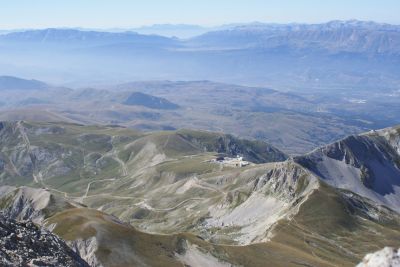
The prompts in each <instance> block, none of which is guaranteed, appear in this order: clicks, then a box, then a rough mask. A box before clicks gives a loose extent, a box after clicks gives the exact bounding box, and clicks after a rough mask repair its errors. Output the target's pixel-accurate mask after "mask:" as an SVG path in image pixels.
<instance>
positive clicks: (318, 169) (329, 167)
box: [295, 128, 400, 212]
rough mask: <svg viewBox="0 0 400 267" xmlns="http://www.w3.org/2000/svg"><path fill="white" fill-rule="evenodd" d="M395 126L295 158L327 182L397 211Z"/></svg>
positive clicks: (399, 164) (399, 168) (399, 172)
mask: <svg viewBox="0 0 400 267" xmlns="http://www.w3.org/2000/svg"><path fill="white" fill-rule="evenodd" d="M399 138H400V134H399V129H398V128H389V129H384V130H381V131H377V132H371V133H367V134H364V135H359V136H350V137H347V138H345V139H343V140H341V141H338V142H336V143H333V144H331V145H328V146H325V147H322V148H319V149H317V150H315V151H313V152H311V153H309V154H307V155H305V156H300V157H297V158H295V161H296V162H298V163H299V164H301V165H302V166H304V167H305V168H307V169H309V170H310V171H312V172H313V173H314V174H315V175H317V176H319V177H321V179H323V181H325V182H327V183H328V184H330V185H332V186H334V187H336V188H341V189H346V190H349V191H352V192H354V193H357V194H359V195H361V196H364V197H367V198H369V199H371V200H373V201H375V202H377V203H378V204H381V205H385V206H387V207H389V208H391V209H393V210H396V211H397V212H400V154H399V152H400V150H399V140H400V139H399Z"/></svg>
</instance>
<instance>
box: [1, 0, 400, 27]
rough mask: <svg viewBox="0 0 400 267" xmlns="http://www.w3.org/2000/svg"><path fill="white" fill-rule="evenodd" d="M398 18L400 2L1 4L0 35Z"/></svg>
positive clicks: (25, 0) (59, 0)
mask: <svg viewBox="0 0 400 267" xmlns="http://www.w3.org/2000/svg"><path fill="white" fill-rule="evenodd" d="M399 14H400V0H275V1H273V0H0V29H12V28H45V27H63V26H66V27H89V28H112V27H136V26H140V25H149V24H160V23H186V24H201V25H218V24H225V23H232V22H253V21H261V22H278V23H285V22H311V23H314V22H324V21H328V20H333V19H341V20H348V19H359V20H374V21H378V22H387V23H393V24H400V15H399Z"/></svg>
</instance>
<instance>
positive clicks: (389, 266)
mask: <svg viewBox="0 0 400 267" xmlns="http://www.w3.org/2000/svg"><path fill="white" fill-rule="evenodd" d="M398 266H400V249H395V248H390V247H386V248H384V249H382V250H379V251H377V252H374V253H370V254H367V255H366V256H365V257H364V259H363V260H362V262H360V264H358V265H357V267H398Z"/></svg>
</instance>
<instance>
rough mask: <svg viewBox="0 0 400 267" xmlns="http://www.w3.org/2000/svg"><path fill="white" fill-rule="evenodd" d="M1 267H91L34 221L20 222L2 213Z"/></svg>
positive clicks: (0, 216) (0, 219)
mask: <svg viewBox="0 0 400 267" xmlns="http://www.w3.org/2000/svg"><path fill="white" fill-rule="evenodd" d="M0 265H1V266H10V267H11V266H71V267H72V266H76V267H88V266H89V265H88V264H87V263H86V262H85V261H84V260H82V259H81V257H80V256H79V255H78V254H76V253H75V252H74V251H72V250H71V249H70V248H69V247H68V246H67V245H66V244H65V243H64V242H63V241H62V240H61V239H60V238H58V237H56V236H55V235H53V234H51V233H50V232H48V231H47V230H45V229H43V228H39V227H37V226H36V225H35V224H34V223H32V222H31V221H20V222H17V221H15V220H12V219H10V218H8V217H6V216H4V214H3V213H0Z"/></svg>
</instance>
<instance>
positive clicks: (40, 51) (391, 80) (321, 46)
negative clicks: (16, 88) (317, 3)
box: [0, 21, 400, 90]
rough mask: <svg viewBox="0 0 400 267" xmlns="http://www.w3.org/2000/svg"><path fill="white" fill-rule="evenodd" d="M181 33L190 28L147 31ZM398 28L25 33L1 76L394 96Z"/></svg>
mask: <svg viewBox="0 0 400 267" xmlns="http://www.w3.org/2000/svg"><path fill="white" fill-rule="evenodd" d="M179 27H182V28H193V27H194V26H179V25H178V26H171V25H164V26H163V25H159V26H154V27H152V29H153V28H160V29H164V28H167V29H169V28H179ZM399 28H400V26H396V25H388V24H378V23H373V22H361V21H332V22H329V23H325V24H310V25H309V24H287V25H281V24H262V23H252V24H248V25H227V26H223V27H221V28H215V29H211V30H212V31H211V32H207V33H202V34H201V35H199V36H196V37H192V38H188V39H185V40H181V39H177V38H169V37H162V36H157V35H143V34H138V33H134V32H99V31H86V30H85V31H83V30H77V29H45V30H29V31H22V32H13V33H8V34H3V35H0V45H1V47H2V50H1V51H0V56H1V57H0V58H1V59H0V72H2V73H10V71H11V72H12V73H13V74H14V75H17V76H28V77H29V76H30V77H37V78H40V79H42V80H48V81H51V82H58V83H60V82H62V83H64V84H67V83H69V84H71V83H72V84H75V85H76V84H77V83H78V81H79V84H80V85H89V84H98V83H102V84H104V83H106V82H108V83H109V82H110V81H111V82H121V81H132V80H154V79H158V80H159V79H163V80H164V79H169V80H215V81H221V82H229V83H239V84H246V85H257V86H271V87H274V88H277V89H282V90H321V89H323V90H347V89H348V88H356V89H369V90H373V89H376V88H377V87H380V88H385V89H387V88H390V89H393V88H396V87H397V86H398V84H399V80H400V78H399V73H400V72H399V67H398V66H399V60H400V50H399V47H400V45H399V44H400V30H399ZM143 32H144V31H143ZM116 70H118V71H116Z"/></svg>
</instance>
